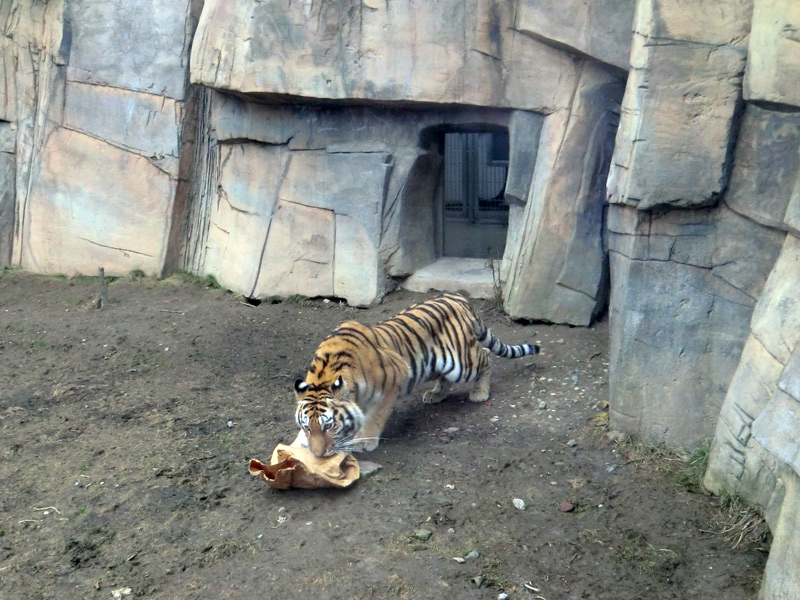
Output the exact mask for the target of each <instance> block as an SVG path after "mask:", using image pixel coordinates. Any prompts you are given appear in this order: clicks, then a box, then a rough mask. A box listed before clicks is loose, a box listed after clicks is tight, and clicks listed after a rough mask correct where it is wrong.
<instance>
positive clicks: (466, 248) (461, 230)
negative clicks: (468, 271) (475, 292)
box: [442, 131, 509, 259]
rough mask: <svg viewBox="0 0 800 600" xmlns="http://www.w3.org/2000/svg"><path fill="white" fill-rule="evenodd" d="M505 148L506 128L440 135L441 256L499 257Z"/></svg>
mask: <svg viewBox="0 0 800 600" xmlns="http://www.w3.org/2000/svg"><path fill="white" fill-rule="evenodd" d="M508 149H509V141H508V132H507V131H504V132H461V131H460V132H450V133H445V135H444V181H443V186H442V193H443V207H442V208H443V210H442V215H443V218H442V255H443V256H450V257H461V258H486V259H488V258H493V259H502V258H503V251H504V250H505V245H506V235H507V233H508V204H506V203H505V201H504V200H503V191H504V190H505V185H506V176H507V174H508Z"/></svg>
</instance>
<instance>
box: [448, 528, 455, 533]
mask: <svg viewBox="0 0 800 600" xmlns="http://www.w3.org/2000/svg"><path fill="white" fill-rule="evenodd" d="M455 532H456V530H455V529H453V528H452V527H450V528H448V529H447V533H455Z"/></svg>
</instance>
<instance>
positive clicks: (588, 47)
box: [515, 0, 635, 71]
mask: <svg viewBox="0 0 800 600" xmlns="http://www.w3.org/2000/svg"><path fill="white" fill-rule="evenodd" d="M634 4H635V2H634V0H622V1H619V0H594V1H593V2H585V1H584V0H567V1H566V2H560V3H558V4H557V5H556V4H553V3H552V2H546V1H542V0H521V1H520V2H518V3H517V7H516V8H517V10H516V22H515V27H516V28H517V29H518V30H519V31H523V32H525V33H528V34H530V35H533V36H536V37H538V38H539V39H541V40H542V41H544V42H545V43H550V44H559V45H563V46H567V47H569V48H572V49H575V50H577V51H578V52H582V53H584V54H588V55H590V56H593V57H595V58H597V59H598V60H601V61H603V62H606V63H609V64H612V65H615V66H617V67H619V68H621V69H625V70H626V71H627V70H628V59H629V56H630V49H631V28H632V27H633V9H634Z"/></svg>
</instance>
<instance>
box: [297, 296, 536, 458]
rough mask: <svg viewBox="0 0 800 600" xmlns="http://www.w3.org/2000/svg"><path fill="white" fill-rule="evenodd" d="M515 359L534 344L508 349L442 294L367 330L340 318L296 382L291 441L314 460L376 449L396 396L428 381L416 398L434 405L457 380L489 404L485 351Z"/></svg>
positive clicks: (456, 300)
mask: <svg viewBox="0 0 800 600" xmlns="http://www.w3.org/2000/svg"><path fill="white" fill-rule="evenodd" d="M490 352H491V353H493V354H496V355H497V356H502V357H505V358H520V357H523V356H530V355H533V354H538V353H539V346H537V345H534V344H521V345H516V346H509V345H506V344H504V343H503V342H501V341H500V340H499V339H497V338H496V337H495V336H494V335H493V334H492V332H491V331H490V330H489V329H488V328H487V327H486V326H485V325H484V324H483V321H481V319H480V317H479V316H478V315H477V314H476V313H475V311H474V309H473V308H472V306H471V305H470V303H469V301H468V300H467V298H465V297H464V296H462V295H460V294H450V293H445V294H442V295H439V296H437V297H435V298H432V299H430V300H426V301H425V302H421V303H419V304H414V305H413V306H411V307H409V308H407V309H406V310H404V311H402V312H400V313H398V314H397V315H395V316H394V317H391V318H389V319H387V320H385V321H383V322H381V323H378V324H377V325H374V326H367V325H363V324H361V323H359V322H357V321H347V322H345V323H342V324H341V325H339V326H338V327H336V328H335V329H334V330H333V331H332V332H331V333H330V334H329V335H328V337H326V338H325V339H324V340H323V341H322V343H320V345H319V347H318V348H317V351H316V352H315V353H314V358H313V359H312V360H311V364H310V366H309V367H308V372H307V373H306V376H305V378H304V379H297V380H296V381H295V383H294V391H295V396H296V399H297V410H296V411H295V421H296V423H297V426H298V427H299V429H300V431H299V433H298V442H299V443H300V444H301V445H302V446H305V447H307V448H308V449H309V450H310V451H311V452H312V453H313V454H314V455H315V456H317V457H320V458H321V457H325V456H330V455H333V454H335V453H337V452H369V451H372V450H375V449H376V448H377V447H378V444H379V442H380V439H381V432H382V431H383V428H384V425H385V424H386V421H387V419H388V418H389V414H390V413H391V411H392V407H393V406H394V403H395V400H396V399H397V398H398V396H400V395H409V394H411V392H412V391H413V390H414V389H415V388H416V387H417V386H418V385H420V384H422V383H425V382H428V381H431V380H435V381H436V383H435V385H434V386H433V387H432V389H430V390H427V391H426V392H425V393H424V394H423V395H422V401H423V402H424V403H426V404H433V403H437V402H441V401H442V400H443V399H444V398H445V396H446V395H447V392H448V390H449V388H450V387H451V386H452V385H453V384H457V383H472V384H474V385H473V386H472V390H471V391H470V394H469V399H470V400H471V401H473V402H484V401H486V400H488V399H489V381H490V375H491V370H490V364H489V353H490Z"/></svg>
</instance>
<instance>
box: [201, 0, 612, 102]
mask: <svg viewBox="0 0 800 600" xmlns="http://www.w3.org/2000/svg"><path fill="white" fill-rule="evenodd" d="M513 12H514V11H513V5H511V4H509V3H507V2H502V1H500V0H468V1H467V2H464V1H463V0H443V1H442V2H421V1H418V0H402V1H400V2H387V3H383V2H352V1H350V0H336V1H332V2H314V3H297V2H290V3H285V2H278V1H277V0H268V1H266V2H259V3H255V4H254V3H252V2H249V1H247V0H234V1H228V0H225V1H223V0H209V1H207V2H206V3H205V4H204V7H203V12H202V16H201V18H200V22H199V25H198V29H197V33H196V36H195V41H194V45H193V48H192V60H191V71H192V81H193V82H194V83H199V84H202V85H205V86H208V87H212V88H215V89H219V90H232V91H237V92H242V93H247V94H268V95H275V94H285V95H290V96H301V97H306V98H327V99H348V100H351V101H352V100H356V99H357V100H370V101H376V100H379V101H397V102H403V103H408V102H427V103H440V104H453V103H455V104H470V105H475V106H493V107H514V108H521V109H526V110H534V111H541V112H552V111H553V110H557V109H560V108H564V107H565V106H567V105H568V103H569V100H570V97H571V95H572V91H573V87H574V85H575V82H576V79H577V76H578V74H579V73H578V70H577V69H576V66H575V64H574V61H573V57H572V56H570V55H569V54H568V53H566V52H563V51H561V50H559V49H556V48H554V47H552V46H551V45H549V44H546V43H544V42H542V41H540V40H539V39H536V38H534V37H532V36H531V35H526V34H525V33H524V32H521V31H519V30H518V29H516V28H515V27H514V26H513V25H514V23H513V16H514V15H513ZM609 20H611V19H609ZM596 30H597V33H596V35H597V36H602V35H603V34H602V33H600V31H601V29H600V28H599V27H598V28H596Z"/></svg>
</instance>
